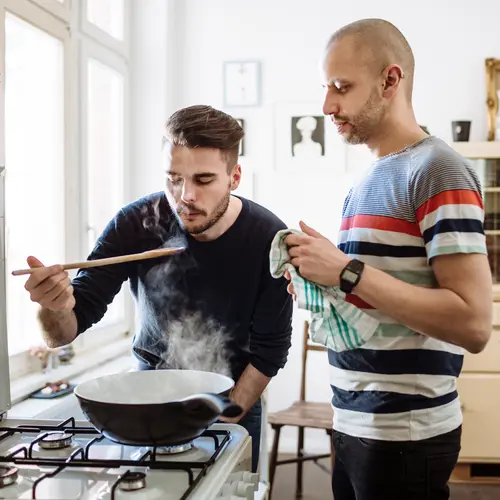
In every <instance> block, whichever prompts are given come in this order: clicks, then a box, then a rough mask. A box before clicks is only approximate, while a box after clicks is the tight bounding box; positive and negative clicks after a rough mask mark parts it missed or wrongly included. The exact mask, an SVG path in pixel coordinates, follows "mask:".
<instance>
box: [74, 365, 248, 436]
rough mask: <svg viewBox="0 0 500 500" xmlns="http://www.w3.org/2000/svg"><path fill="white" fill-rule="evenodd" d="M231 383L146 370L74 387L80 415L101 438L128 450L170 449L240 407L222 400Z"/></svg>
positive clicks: (200, 375) (188, 372)
mask: <svg viewBox="0 0 500 500" xmlns="http://www.w3.org/2000/svg"><path fill="white" fill-rule="evenodd" d="M233 386H234V381H233V380H232V379H231V378H229V377H226V376H224V375H219V374H217V373H211V372H204V371H194V370H147V371H134V372H126V373H116V374H113V375H106V376H103V377H99V378H96V379H93V380H89V381H87V382H83V383H81V384H79V385H78V386H77V387H76V388H75V395H76V397H77V399H78V402H79V404H80V407H81V409H82V411H83V413H84V415H85V416H86V417H87V418H88V419H89V421H90V422H91V423H92V424H93V425H94V426H95V428H96V429H97V430H99V431H100V432H101V433H102V434H103V435H104V436H106V437H107V438H108V439H111V440H112V441H115V442H117V443H120V444H126V445H133V446H176V445H180V444H184V443H188V442H190V441H192V440H193V439H195V438H197V437H198V436H200V435H201V434H202V433H203V432H204V431H205V430H206V429H207V428H208V427H210V425H212V424H213V423H215V422H216V421H217V420H218V419H219V417H221V416H226V417H236V416H238V415H240V414H241V412H242V409H241V408H240V407H239V406H238V405H236V404H234V403H232V402H231V401H230V399H229V398H228V395H229V391H230V390H231V388H232V387H233Z"/></svg>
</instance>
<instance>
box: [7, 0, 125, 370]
mask: <svg viewBox="0 0 500 500" xmlns="http://www.w3.org/2000/svg"><path fill="white" fill-rule="evenodd" d="M129 2H130V0H125V12H124V14H125V43H121V44H120V43H118V46H117V45H116V42H117V41H116V40H114V39H113V38H112V37H110V36H109V35H107V37H106V36H103V37H100V35H99V36H97V37H96V36H93V38H94V39H93V40H92V39H89V38H88V37H87V34H88V33H87V34H86V33H85V32H84V30H83V25H84V24H85V22H86V23H87V24H90V23H88V22H87V21H86V18H85V22H84V21H83V16H82V15H81V14H82V13H85V12H86V1H85V0H84V1H82V2H81V3H80V2H79V1H77V0H65V2H64V4H61V3H60V2H57V1H56V0H0V37H1V38H2V40H3V39H4V38H5V12H6V11H8V12H10V13H12V14H13V15H15V16H18V17H19V18H21V19H23V20H25V21H26V22H28V23H30V24H32V25H33V26H35V27H37V28H39V29H41V30H43V31H45V32H47V33H48V34H50V35H51V36H54V37H56V38H58V39H60V40H62V42H63V47H64V48H63V50H64V127H65V137H64V141H65V142H64V144H65V146H64V148H65V150H64V161H65V169H64V185H65V193H64V196H65V227H64V231H65V258H66V261H68V262H70V261H79V260H82V255H84V258H85V257H86V256H87V254H88V247H87V228H88V221H87V211H86V202H87V200H86V181H85V172H86V169H85V162H84V160H85V156H84V155H85V154H86V151H85V147H83V145H84V144H86V142H85V141H86V138H85V133H86V128H85V126H84V125H85V123H84V122H82V120H83V118H81V117H83V116H84V115H85V114H84V113H80V111H81V109H83V108H81V106H83V105H84V103H83V102H82V101H84V100H86V95H87V88H86V83H87V72H86V66H85V68H84V64H85V63H86V57H89V56H90V57H92V58H95V59H96V60H99V61H101V62H102V63H104V64H106V65H108V66H110V67H111V68H113V69H115V70H117V71H119V72H120V73H122V74H123V75H124V101H125V109H124V127H125V134H124V155H123V158H124V171H123V174H122V177H123V183H122V185H123V199H124V200H126V199H128V196H127V194H128V192H129V189H130V186H129V183H128V176H129V172H130V168H129V156H130V155H129V136H130V132H129V130H130V116H129V115H130V75H129V72H128V58H127V55H128V47H129V33H130V31H129V29H128V26H129V23H130V3H129ZM81 4H85V6H84V7H85V10H82V9H83V7H82V5H81ZM90 26H91V25H90ZM87 28H88V26H87ZM95 28H96V30H98V31H101V30H99V29H98V28H97V27H95ZM80 29H81V31H79V30H80ZM90 31H92V30H90ZM103 34H104V35H106V34H105V33H104V32H103ZM94 35H95V33H94ZM107 38H108V39H107ZM2 45H3V44H0V47H1V46H2ZM120 46H121V47H120ZM0 58H1V60H2V67H3V68H5V61H4V59H5V48H4V47H2V53H1V54H0ZM0 76H1V75H0ZM0 98H1V99H3V96H0ZM2 105H3V101H2ZM0 107H1V106H0ZM79 117H80V118H79ZM0 140H1V141H2V142H3V141H4V138H1V139H0ZM6 167H7V168H8V165H7V166H6ZM97 236H98V235H97ZM6 272H9V270H6ZM74 274H75V272H73V273H72V275H73V276H74ZM122 289H125V290H127V289H128V283H124V284H123V287H122ZM133 325H134V307H133V301H132V297H131V296H130V294H129V293H126V294H125V317H124V319H123V321H120V322H118V323H115V324H108V325H106V326H102V327H100V326H99V324H97V325H95V326H94V327H93V328H91V329H89V331H88V332H86V333H85V334H84V335H81V336H80V337H79V338H78V339H76V340H75V341H74V343H73V346H74V348H75V351H76V353H77V355H78V354H79V353H83V352H85V351H87V350H88V349H95V348H97V347H99V346H103V345H110V344H112V343H117V344H118V343H119V342H123V339H124V338H125V337H126V336H128V335H129V334H130V332H131V331H132V329H133ZM9 363H10V372H11V378H12V379H13V380H14V379H18V378H21V377H24V376H29V375H30V374H32V373H33V372H36V371H38V370H39V367H38V365H37V363H36V362H35V361H34V360H33V359H32V358H31V357H30V356H29V352H28V351H27V350H26V351H23V352H20V353H17V354H14V355H11V356H10V357H9ZM89 368H91V367H90V366H89Z"/></svg>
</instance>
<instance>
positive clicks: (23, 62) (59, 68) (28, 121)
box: [5, 13, 64, 354]
mask: <svg viewBox="0 0 500 500" xmlns="http://www.w3.org/2000/svg"><path fill="white" fill-rule="evenodd" d="M5 44H6V49H5V59H6V61H5V64H6V88H5V94H6V95H5V129H6V130H5V154H6V178H5V184H6V194H5V211H6V226H7V227H6V233H7V242H6V243H7V245H6V261H7V270H8V272H7V325H8V333H9V352H10V353H11V354H13V353H16V352H19V351H21V350H26V349H28V348H29V347H30V346H31V345H33V344H36V343H39V342H40V341H41V332H40V327H39V325H38V322H37V310H38V306H37V304H35V303H33V302H31V300H30V298H29V295H28V293H27V292H26V290H25V289H24V283H25V281H26V279H25V278H24V277H13V276H11V274H10V271H11V270H13V269H17V268H24V267H26V257H27V256H29V255H34V256H36V257H37V258H39V259H40V260H41V261H42V262H44V263H46V264H53V263H57V262H63V261H64V230H63V228H64V170H63V169H64V123H63V120H64V110H63V109H64V80H63V78H64V77H63V71H64V69H63V45H62V42H61V41H60V40H58V39H56V38H54V37H52V36H50V35H48V34H47V33H45V32H43V31H41V30H39V29H38V28H35V27H34V26H32V25H30V24H28V23H26V22H24V21H22V20H20V19H19V18H17V17H16V16H14V15H11V14H9V13H6V19H5Z"/></svg>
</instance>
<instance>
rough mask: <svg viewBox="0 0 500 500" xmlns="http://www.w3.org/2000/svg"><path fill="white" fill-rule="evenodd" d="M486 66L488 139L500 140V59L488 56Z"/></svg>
mask: <svg viewBox="0 0 500 500" xmlns="http://www.w3.org/2000/svg"><path fill="white" fill-rule="evenodd" d="M485 66H486V106H487V110H488V141H495V140H496V141H500V130H495V129H496V128H498V125H497V116H498V115H499V113H500V59H493V58H488V59H486V61H485Z"/></svg>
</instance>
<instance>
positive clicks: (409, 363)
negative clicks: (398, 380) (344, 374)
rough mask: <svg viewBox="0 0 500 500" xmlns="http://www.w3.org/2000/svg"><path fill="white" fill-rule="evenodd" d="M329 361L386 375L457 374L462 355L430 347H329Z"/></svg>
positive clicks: (345, 366)
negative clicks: (346, 349) (342, 349)
mask: <svg viewBox="0 0 500 500" xmlns="http://www.w3.org/2000/svg"><path fill="white" fill-rule="evenodd" d="M328 361H329V362H330V364H331V365H332V366H335V367H336V368H340V369H342V370H352V371H358V372H365V373H383V374H387V375H403V374H411V375H414V374H421V375H450V376H453V377H458V376H459V375H460V371H461V369H462V364H463V355H462V354H452V353H450V352H445V351H435V350H431V349H394V350H391V351H384V350H377V349H355V350H352V351H343V352H335V351H333V350H331V349H329V350H328Z"/></svg>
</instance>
